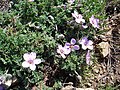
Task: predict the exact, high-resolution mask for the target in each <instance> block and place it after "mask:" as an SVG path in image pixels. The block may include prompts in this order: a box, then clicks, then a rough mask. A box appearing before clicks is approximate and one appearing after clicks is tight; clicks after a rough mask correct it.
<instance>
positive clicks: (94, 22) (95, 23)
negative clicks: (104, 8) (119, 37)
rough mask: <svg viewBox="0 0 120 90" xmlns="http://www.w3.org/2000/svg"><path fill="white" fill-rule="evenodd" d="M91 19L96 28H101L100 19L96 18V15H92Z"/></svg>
mask: <svg viewBox="0 0 120 90" xmlns="http://www.w3.org/2000/svg"><path fill="white" fill-rule="evenodd" d="M89 21H90V23H91V24H92V26H93V27H94V28H99V25H98V23H99V19H96V18H94V16H93V15H92V16H91V18H89Z"/></svg>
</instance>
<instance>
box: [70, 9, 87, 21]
mask: <svg viewBox="0 0 120 90" xmlns="http://www.w3.org/2000/svg"><path fill="white" fill-rule="evenodd" d="M72 16H73V17H74V18H75V21H76V22H77V23H80V22H82V23H85V20H84V19H83V16H82V15H81V14H78V12H77V11H74V13H72Z"/></svg>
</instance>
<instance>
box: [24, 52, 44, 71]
mask: <svg viewBox="0 0 120 90" xmlns="http://www.w3.org/2000/svg"><path fill="white" fill-rule="evenodd" d="M23 58H24V60H25V61H24V62H23V63H22V66H23V67H24V68H28V67H30V69H31V70H35V69H36V64H40V63H41V62H42V60H41V59H36V53H35V52H31V53H25V54H24V55H23Z"/></svg>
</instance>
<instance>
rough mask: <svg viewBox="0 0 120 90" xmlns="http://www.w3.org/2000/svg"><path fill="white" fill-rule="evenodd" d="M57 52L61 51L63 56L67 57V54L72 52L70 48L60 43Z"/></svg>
mask: <svg viewBox="0 0 120 90" xmlns="http://www.w3.org/2000/svg"><path fill="white" fill-rule="evenodd" d="M57 53H59V54H60V55H61V56H62V58H64V59H65V58H66V55H68V54H69V53H70V50H69V49H67V48H65V47H62V45H58V49H57Z"/></svg>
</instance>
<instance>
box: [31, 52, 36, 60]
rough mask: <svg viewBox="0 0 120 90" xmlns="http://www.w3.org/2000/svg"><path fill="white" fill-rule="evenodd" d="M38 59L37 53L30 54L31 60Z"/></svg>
mask: <svg viewBox="0 0 120 90" xmlns="http://www.w3.org/2000/svg"><path fill="white" fill-rule="evenodd" d="M35 58H36V53H35V52H31V53H30V59H31V60H34V59H35Z"/></svg>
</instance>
